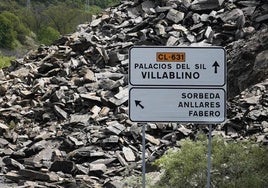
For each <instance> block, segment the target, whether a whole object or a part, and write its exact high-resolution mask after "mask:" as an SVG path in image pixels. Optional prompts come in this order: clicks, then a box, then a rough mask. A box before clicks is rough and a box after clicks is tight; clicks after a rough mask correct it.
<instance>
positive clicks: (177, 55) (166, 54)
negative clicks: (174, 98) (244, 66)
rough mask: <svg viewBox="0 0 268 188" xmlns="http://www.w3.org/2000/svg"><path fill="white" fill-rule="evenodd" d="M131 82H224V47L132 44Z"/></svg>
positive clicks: (213, 84) (137, 83) (138, 84)
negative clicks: (143, 45) (144, 45)
mask: <svg viewBox="0 0 268 188" xmlns="http://www.w3.org/2000/svg"><path fill="white" fill-rule="evenodd" d="M129 52H130V53H129V60H130V64H129V82H130V84H131V85H132V86H224V85H225V84H226V76H225V75H226V64H225V50H224V49H223V48H221V47H166V46H163V47H158V46H157V47H152V46H150V47H148V46H147V47H140V46H139V47H132V48H131V49H130V51H129Z"/></svg>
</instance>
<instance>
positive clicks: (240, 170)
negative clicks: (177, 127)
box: [154, 136, 268, 188]
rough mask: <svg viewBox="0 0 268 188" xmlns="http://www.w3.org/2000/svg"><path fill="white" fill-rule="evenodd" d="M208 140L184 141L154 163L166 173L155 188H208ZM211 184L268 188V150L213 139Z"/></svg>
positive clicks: (252, 145) (204, 138)
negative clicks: (176, 148)
mask: <svg viewBox="0 0 268 188" xmlns="http://www.w3.org/2000/svg"><path fill="white" fill-rule="evenodd" d="M206 154H207V139H206V137H205V136H202V137H201V138H200V139H199V140H197V141H191V140H189V139H186V140H184V141H183V142H181V148H180V149H179V150H178V151H169V152H167V154H165V155H164V156H162V157H161V158H160V159H158V160H157V161H156V162H155V164H156V165H157V166H158V167H160V168H161V169H162V170H164V173H163V176H162V177H161V180H160V181H159V182H158V183H156V185H157V186H154V187H159V188H160V187H161V188H164V187H177V188H180V187H181V188H185V187H206V178H207V156H206ZM211 184H212V185H213V187H220V188H238V187H243V188H251V187H255V188H264V187H267V186H268V150H267V148H264V147H261V146H259V145H257V144H254V143H252V142H250V141H239V142H238V141H237V142H235V141H228V142H226V141H224V140H223V139H222V138H220V137H215V138H213V143H212V172H211Z"/></svg>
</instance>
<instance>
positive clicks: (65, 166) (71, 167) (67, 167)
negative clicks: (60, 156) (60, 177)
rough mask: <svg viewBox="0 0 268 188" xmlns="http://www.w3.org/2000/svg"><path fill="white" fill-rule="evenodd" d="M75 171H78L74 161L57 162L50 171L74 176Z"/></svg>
mask: <svg viewBox="0 0 268 188" xmlns="http://www.w3.org/2000/svg"><path fill="white" fill-rule="evenodd" d="M75 169H76V165H75V163H74V162H73V161H67V160H63V161H58V160H56V161H54V162H53V163H52V164H51V167H50V169H49V170H51V171H55V172H58V171H61V172H63V173H68V174H72V173H74V171H75Z"/></svg>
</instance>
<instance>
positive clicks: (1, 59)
mask: <svg viewBox="0 0 268 188" xmlns="http://www.w3.org/2000/svg"><path fill="white" fill-rule="evenodd" d="M13 59H14V57H8V56H3V55H1V54H0V69H2V68H4V67H8V66H10V62H11V61H12V60H13Z"/></svg>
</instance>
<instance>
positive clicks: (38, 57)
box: [0, 0, 268, 187]
mask: <svg viewBox="0 0 268 188" xmlns="http://www.w3.org/2000/svg"><path fill="white" fill-rule="evenodd" d="M267 11H268V4H267V2H266V1H265V0H264V1H256V0H251V1H250V0H247V1H242V0H240V1H238V0H237V1H234V2H232V1H228V2H226V1H224V0H195V1H193V2H192V1H191V0H180V1H178V0H158V1H150V0H134V1H122V3H121V4H120V5H118V6H116V7H112V8H109V9H107V10H105V12H104V13H103V14H101V15H99V16H96V18H95V19H94V20H93V21H92V22H91V23H89V24H83V25H79V26H78V28H77V32H75V33H73V34H71V35H68V36H64V37H62V38H61V39H59V40H58V41H56V42H55V43H54V44H53V45H52V46H48V47H47V46H41V47H40V48H39V49H38V50H37V51H32V52H30V53H28V54H27V55H26V56H25V57H24V58H23V59H19V60H16V61H14V62H13V64H12V66H11V67H9V68H8V69H5V70H3V71H2V70H0V146H1V149H0V170H1V173H2V174H3V175H4V176H5V178H6V179H8V180H11V181H13V182H17V183H18V184H21V185H22V186H24V187H25V186H33V187H68V186H72V185H74V186H75V185H76V186H77V185H81V186H82V185H84V186H87V187H122V186H123V182H122V181H121V180H122V179H123V177H124V176H129V175H131V174H140V171H141V155H142V147H141V127H140V125H138V124H137V123H133V122H131V121H129V119H128V86H127V84H128V76H127V73H128V49H129V47H131V46H133V45H168V46H173V45H175V46H177V45H183V46H185V45H187V46H197V45H198V46H204V45H220V46H226V48H227V50H228V60H229V63H228V64H229V67H230V68H228V69H229V75H230V76H231V77H233V78H236V79H237V80H235V79H229V83H228V84H229V85H230V87H229V88H230V90H231V91H235V92H233V93H232V96H234V95H237V94H238V93H239V92H240V91H242V90H243V89H245V88H247V87H248V86H249V85H250V84H253V81H250V82H246V80H247V79H244V80H245V82H246V83H242V84H244V85H242V86H239V84H240V81H241V79H242V77H243V76H244V77H247V76H248V75H250V76H254V79H250V80H254V82H255V80H256V81H259V80H263V78H265V76H267V72H268V71H267V70H268V69H267V64H268V63H267V50H266V51H265V49H267V44H268V40H267V36H268V35H267V25H266V21H267V20H268V13H267ZM256 34H258V35H256ZM248 41H250V42H251V43H250V42H248ZM257 41H260V43H258V42H257ZM251 44H252V45H251ZM241 46H244V47H245V50H244V49H242V50H241V49H240V48H241ZM252 49H254V50H252ZM243 52H244V53H243ZM237 54H238V56H237ZM240 54H242V55H240ZM245 54H246V55H248V54H249V56H250V57H251V59H247V60H248V61H249V64H250V65H249V66H248V65H245V63H244V61H243V60H244V59H245V58H246V57H247V56H245V57H244V56H243V55H245ZM256 56H257V57H256ZM255 57H256V58H255ZM239 58H242V60H240V59H239ZM238 67H239V68H238ZM240 67H241V68H245V67H247V69H246V70H247V71H248V73H247V74H243V71H242V70H244V69H242V70H241V71H236V70H237V69H240ZM260 73H261V74H260ZM244 77H243V78H244ZM267 86H268V84H267V82H264V83H263V84H259V85H256V86H255V87H253V90H249V91H245V92H244V93H242V95H243V98H242V97H237V98H234V99H233V101H230V106H229V107H230V108H229V113H228V114H229V118H230V119H228V120H227V121H226V122H225V123H223V124H222V125H221V127H222V128H223V130H225V131H226V134H227V135H229V136H231V137H239V136H240V135H241V133H243V134H244V135H248V134H253V133H254V134H255V135H258V134H261V136H262V137H258V139H259V140H260V139H261V138H262V139H261V140H260V141H265V139H267V138H266V137H265V134H267V121H268V120H267V117H268V106H267V101H268V94H267ZM237 88H238V89H237ZM195 127H196V125H191V124H188V125H183V124H179V123H169V124H163V123H148V124H146V136H145V137H146V140H147V143H146V158H147V161H151V160H154V159H155V158H156V157H158V156H160V155H161V154H162V153H163V152H165V150H166V148H168V147H170V146H172V145H173V144H174V143H175V142H176V141H178V140H180V139H182V138H184V137H188V136H191V135H194V134H195V131H193V129H192V128H195ZM222 133H224V132H223V131H222ZM256 133H257V134H256ZM263 133H265V134H263ZM265 143H267V142H266V141H265Z"/></svg>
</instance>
